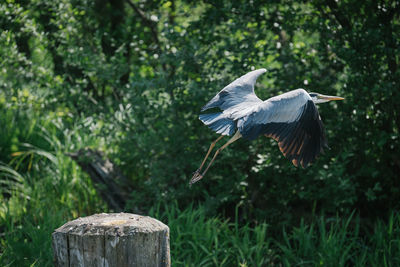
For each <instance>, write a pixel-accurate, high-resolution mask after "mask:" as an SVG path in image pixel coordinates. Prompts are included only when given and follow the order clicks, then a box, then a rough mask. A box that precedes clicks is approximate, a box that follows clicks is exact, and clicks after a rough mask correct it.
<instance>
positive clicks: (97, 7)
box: [0, 0, 400, 266]
mask: <svg viewBox="0 0 400 267" xmlns="http://www.w3.org/2000/svg"><path fill="white" fill-rule="evenodd" d="M399 7H400V3H399V1H387V0H385V1H380V2H377V1H372V0H371V1H370V0H368V1H362V2H360V1H356V0H347V1H339V2H336V1H320V0H316V1H311V2H308V1H300V2H297V1H286V2H277V1H267V2H265V1H256V0H255V1H227V0H223V1H190V0H174V1H152V0H129V1H123V0H116V1H108V0H97V1H88V0H56V1H45V0H32V1H18V0H7V1H2V2H1V3H0V28H1V29H2V31H1V32H0V125H1V127H0V198H1V204H0V218H1V220H0V232H1V234H0V240H1V249H0V262H1V263H2V264H3V265H7V264H9V265H17V266H20V265H28V264H33V265H36V266H44V265H50V264H51V261H50V251H49V246H50V241H49V234H50V232H51V231H52V229H54V228H55V227H57V226H59V225H60V224H62V223H63V222H65V221H66V220H69V219H72V218H75V217H77V216H80V215H85V214H91V213H94V212H97V211H105V210H106V207H105V205H104V203H102V202H101V200H100V199H99V197H98V196H97V195H96V192H95V190H94V188H93V187H92V185H91V182H90V180H89V179H88V177H87V176H86V175H85V174H84V173H83V172H82V171H81V170H80V169H79V168H78V167H77V166H76V165H75V164H74V163H73V162H72V161H71V159H69V158H68V157H67V156H66V153H68V152H74V151H76V150H78V149H80V148H83V147H88V146H89V147H92V148H95V149H100V150H103V151H104V152H105V153H106V154H107V155H108V156H109V157H110V158H112V159H113V161H114V162H115V163H116V164H117V165H119V166H120V167H121V169H122V170H123V172H124V173H125V175H126V176H127V177H128V178H129V179H130V181H131V183H132V188H134V189H135V190H134V191H133V192H132V195H131V196H130V198H129V199H128V200H127V202H128V204H127V207H126V210H127V211H131V210H132V209H134V207H140V209H141V210H142V211H144V212H146V213H147V211H151V212H153V213H152V214H154V216H156V217H158V218H161V219H162V220H166V221H168V224H169V225H170V227H171V231H172V235H171V237H172V238H173V240H172V243H171V245H172V246H175V247H174V249H173V251H172V253H173V259H174V261H176V264H177V265H180V264H182V265H183V264H186V265H190V264H193V265H196V266H197V265H224V264H225V265H227V266H228V265H229V264H231V265H232V264H233V265H235V264H236V265H239V264H241V265H243V266H257V265H263V264H264V265H265V264H275V263H282V264H283V265H296V264H298V263H300V262H303V263H304V264H312V265H321V264H322V265H329V264H331V263H332V261H334V260H333V259H335V260H337V261H338V262H337V263H338V264H339V265H349V264H350V265H359V266H364V265H374V264H375V265H385V264H386V265H388V266H390V265H398V264H399V263H398V258H397V255H399V253H398V252H399V245H398V224H399V220H398V215H397V213H396V212H397V211H398V210H399V203H400V191H399V188H400V182H399V181H400V180H399V179H397V177H398V173H399V171H400V163H399V162H400V154H399V150H398V147H400V144H399V129H400V112H399V111H400V109H399V105H398V103H399V102H400V94H399V90H398V88H397V87H398V86H397V87H396V85H398V84H400V73H399V72H400V71H399V68H398V65H399V55H400V51H399V48H400V44H399V40H400V36H399V34H400V20H399V19H400V15H399V13H400V12H399ZM261 67H265V68H266V69H267V70H268V72H267V73H266V74H265V75H263V76H262V77H261V78H260V80H259V81H258V84H257V91H256V93H257V95H259V96H260V97H261V98H263V99H266V98H268V97H270V96H273V95H276V94H279V93H282V92H285V91H288V90H292V89H295V88H299V87H303V88H305V89H306V90H308V91H317V92H320V93H325V94H332V95H340V96H344V97H345V98H346V100H345V101H343V102H342V103H335V104H326V105H321V106H319V111H320V114H321V117H322V119H323V121H324V124H325V127H326V130H327V136H328V141H329V145H330V147H331V149H330V150H329V151H327V152H326V154H325V155H322V156H321V157H320V158H319V159H318V160H317V162H316V163H315V164H313V165H312V166H311V167H309V168H307V169H297V168H295V167H293V166H292V165H291V164H290V162H288V161H287V160H286V159H285V158H284V157H283V156H282V155H281V153H280V152H279V149H278V148H277V145H276V143H275V142H274V141H272V140H269V139H265V138H259V139H257V140H255V141H253V142H248V141H245V140H239V141H238V142H236V143H234V144H232V145H231V146H230V147H229V148H228V149H226V150H224V151H223V153H221V154H220V155H219V158H218V159H217V161H216V162H215V164H214V166H213V167H212V168H211V169H210V171H209V172H208V174H207V176H206V177H205V179H203V180H202V181H201V182H199V183H197V184H195V186H193V187H192V188H190V189H189V188H188V185H187V183H188V181H189V179H190V178H191V174H192V172H193V171H195V170H196V169H197V168H198V166H199V165H200V161H201V160H202V158H203V156H204V154H205V153H206V152H207V149H208V146H209V144H210V143H211V142H212V141H213V140H215V138H216V135H215V134H213V133H212V132H211V131H210V130H209V129H207V128H206V127H205V126H204V125H202V124H201V122H200V121H199V120H198V119H197V117H198V115H199V111H200V109H201V107H202V106H203V105H204V104H205V103H206V102H207V101H208V100H209V99H210V98H211V97H212V96H214V95H215V94H216V93H217V92H218V91H219V90H221V89H222V88H223V87H224V86H225V85H227V84H228V83H230V82H231V81H233V80H234V79H235V78H237V77H238V76H240V75H243V74H244V73H246V72H248V71H250V70H252V69H255V68H261ZM221 142H223V141H221ZM158 203H162V204H158ZM165 203H177V204H173V205H170V206H169V205H164V204H165ZM199 203H201V204H200V207H199V208H194V207H195V205H198V204H199ZM157 205H160V206H158V207H159V211H158V212H156V207H157ZM353 211H356V214H360V216H361V217H360V218H363V219H357V218H358V217H357V218H355V217H356V216H351V212H353ZM315 214H324V217H320V218H319V219H315V218H314V216H315ZM388 214H392V215H391V217H389V219H388V220H384V219H382V218H387V217H388ZM335 216H336V217H335ZM342 216H343V218H348V219H340V218H341V217H342ZM333 217H334V219H331V218H333ZM310 218H312V219H310ZM328 218H329V219H328ZM259 222H264V223H259ZM366 222H370V223H368V224H367V223H366ZM267 225H268V227H267ZM366 225H368V226H366ZM371 225H373V226H371ZM38 226H40V229H39V228H38ZM368 227H369V228H368ZM364 228H368V229H369V230H371V231H372V229H373V233H374V234H373V235H371V236H369V235H368V234H365V230H364ZM282 229H286V230H285V231H284V232H283V234H282ZM40 244H44V246H45V247H46V249H41V245H40ZM314 252H315V253H314ZM351 257H354V259H352V258H351ZM335 263H336V262H335ZM335 266H337V265H335Z"/></svg>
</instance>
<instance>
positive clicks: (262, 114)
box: [237, 89, 327, 168]
mask: <svg viewBox="0 0 400 267" xmlns="http://www.w3.org/2000/svg"><path fill="white" fill-rule="evenodd" d="M237 127H238V129H239V131H240V133H241V134H242V136H243V137H244V138H247V139H250V140H251V139H254V138H256V137H257V136H259V135H261V134H264V135H265V136H267V137H271V138H273V139H275V140H276V141H277V142H278V145H279V148H280V150H281V152H282V153H283V155H284V156H285V157H286V158H288V159H289V160H290V161H292V163H293V164H294V165H295V166H296V167H297V166H298V165H301V166H302V167H303V168H305V167H307V165H308V164H309V163H312V162H313V161H314V160H315V159H316V158H317V157H318V155H319V154H320V153H321V152H323V151H324V148H325V147H327V141H326V137H325V130H324V126H323V124H322V121H321V118H320V116H319V113H318V110H317V107H316V106H315V104H314V102H313V101H312V100H311V98H310V96H309V95H308V94H307V92H306V91H304V90H303V89H298V90H294V91H291V92H288V93H286V94H282V95H280V96H276V97H272V98H270V99H268V100H266V101H264V102H263V103H261V104H259V105H258V106H257V107H254V108H253V110H252V111H250V112H249V113H248V114H247V115H246V116H244V117H242V118H240V119H239V120H238V124H237Z"/></svg>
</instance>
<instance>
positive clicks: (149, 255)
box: [52, 213, 171, 267]
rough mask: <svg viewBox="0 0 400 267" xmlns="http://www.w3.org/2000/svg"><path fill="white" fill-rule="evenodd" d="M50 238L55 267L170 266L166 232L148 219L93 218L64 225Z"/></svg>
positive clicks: (125, 215) (130, 216) (126, 215)
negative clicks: (51, 239)
mask: <svg viewBox="0 0 400 267" xmlns="http://www.w3.org/2000/svg"><path fill="white" fill-rule="evenodd" d="M52 237H53V255H54V265H55V266H85V267H87V266H103V267H113V266H122V267H125V266H158V267H163V266H165V267H167V266H170V265H171V262H170V251H169V228H168V226H166V225H165V224H163V223H161V222H160V221H158V220H156V219H153V218H151V217H147V216H140V215H135V214H129V213H111V214H106V213H102V214H95V215H92V216H89V217H84V218H79V219H76V220H74V221H71V222H68V223H66V224H64V225H63V226H61V227H60V228H58V229H56V230H55V232H54V233H53V235H52Z"/></svg>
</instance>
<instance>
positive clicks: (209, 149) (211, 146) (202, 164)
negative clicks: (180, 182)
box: [193, 135, 224, 176]
mask: <svg viewBox="0 0 400 267" xmlns="http://www.w3.org/2000/svg"><path fill="white" fill-rule="evenodd" d="M222 137H224V136H223V135H221V136H220V137H218V138H217V139H215V140H214V141H213V142H212V143H211V144H210V147H209V148H208V151H207V154H206V156H205V157H204V159H203V162H202V163H201V165H200V167H199V168H198V169H197V170H196V171H195V172H194V173H193V176H195V175H198V174H200V172H201V169H202V168H203V166H204V163H206V160H207V158H208V156H209V155H210V153H211V151H212V150H213V148H214V147H215V144H216V143H217V142H218V141H219V140H221V138H222Z"/></svg>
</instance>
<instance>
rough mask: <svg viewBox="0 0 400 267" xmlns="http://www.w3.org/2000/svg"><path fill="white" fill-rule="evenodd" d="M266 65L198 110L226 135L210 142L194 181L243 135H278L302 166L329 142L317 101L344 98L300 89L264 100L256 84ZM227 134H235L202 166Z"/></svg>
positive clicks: (287, 152)
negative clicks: (205, 166) (217, 110)
mask: <svg viewBox="0 0 400 267" xmlns="http://www.w3.org/2000/svg"><path fill="white" fill-rule="evenodd" d="M266 71H267V70H266V69H258V70H254V71H251V72H249V73H247V74H245V75H243V76H242V77H240V78H238V79H236V80H235V81H233V82H232V83H230V84H229V85H228V86H226V87H225V88H223V89H222V90H221V91H220V92H219V93H218V94H217V95H216V96H214V97H213V98H212V99H211V100H210V101H209V102H208V103H207V104H206V105H205V106H204V107H203V108H202V109H201V111H205V110H208V109H211V108H219V109H220V110H221V112H217V113H210V114H201V115H200V116H199V119H200V120H201V121H202V122H203V123H204V124H205V125H207V126H208V127H209V128H210V129H211V130H213V131H214V132H216V133H218V134H220V135H221V136H220V137H218V138H217V139H216V140H215V141H214V142H212V143H211V145H210V147H209V149H208V152H207V154H206V156H205V157H204V159H203V161H202V163H201V165H200V167H199V168H198V169H197V170H196V171H195V172H194V174H193V177H192V179H191V180H190V183H189V184H193V183H195V182H197V181H199V180H200V179H202V178H203V177H204V175H205V174H206V172H207V170H208V169H209V168H210V166H211V164H212V163H213V162H214V160H215V158H216V157H217V155H218V154H219V153H220V152H221V151H222V150H223V149H224V148H226V147H227V146H228V145H229V144H232V143H233V142H235V141H236V140H238V139H239V138H241V137H243V138H245V139H248V140H254V139H255V138H257V137H258V136H260V135H264V136H266V137H270V138H273V139H275V140H276V141H277V142H278V145H279V149H280V151H281V152H282V153H283V155H284V156H285V157H286V158H287V159H288V160H290V161H291V162H292V163H293V165H295V166H296V167H297V166H299V165H301V166H302V167H303V168H306V167H307V165H308V164H310V163H312V162H314V161H315V159H316V158H317V157H318V155H319V154H320V153H321V152H323V151H324V148H326V147H328V146H327V140H326V136H325V130H324V126H323V124H322V121H321V117H320V116H319V113H318V109H317V107H316V105H315V104H319V103H326V102H329V101H331V100H343V99H344V98H342V97H338V96H327V95H322V94H318V93H308V92H307V91H305V90H304V89H296V90H293V91H290V92H287V93H284V94H281V95H278V96H274V97H271V98H269V99H267V100H265V101H262V100H261V99H260V98H258V97H257V96H256V94H255V93H254V84H255V83H256V80H257V78H258V77H259V76H260V75H261V74H263V73H265V72H266ZM232 135H233V136H232ZM224 136H232V137H231V139H229V140H228V142H226V143H225V144H224V145H223V146H221V147H220V148H219V149H218V150H217V151H216V152H215V154H214V156H213V158H212V160H211V162H210V163H209V164H208V166H207V168H206V169H205V170H204V171H203V172H201V171H202V168H203V166H204V164H205V162H206V160H207V158H208V156H209V155H210V153H211V151H212V150H213V148H214V146H215V144H216V143H217V142H218V141H219V140H221V138H222V137H224Z"/></svg>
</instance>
